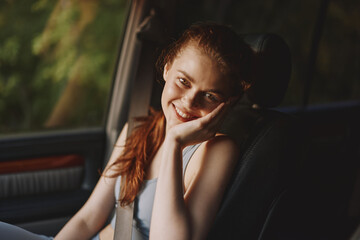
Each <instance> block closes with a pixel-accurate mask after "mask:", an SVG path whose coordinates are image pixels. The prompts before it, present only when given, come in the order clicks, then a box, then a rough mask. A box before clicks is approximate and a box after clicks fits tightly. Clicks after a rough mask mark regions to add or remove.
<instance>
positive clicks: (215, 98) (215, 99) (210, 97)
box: [205, 93, 219, 102]
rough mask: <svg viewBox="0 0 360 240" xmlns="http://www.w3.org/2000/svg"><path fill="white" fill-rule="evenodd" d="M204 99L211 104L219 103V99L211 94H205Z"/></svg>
mask: <svg viewBox="0 0 360 240" xmlns="http://www.w3.org/2000/svg"><path fill="white" fill-rule="evenodd" d="M205 98H206V99H208V100H210V101H212V102H218V101H219V99H218V98H217V97H216V96H215V95H214V94H211V93H205Z"/></svg>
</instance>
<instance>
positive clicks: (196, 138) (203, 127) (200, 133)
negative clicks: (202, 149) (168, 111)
mask: <svg viewBox="0 0 360 240" xmlns="http://www.w3.org/2000/svg"><path fill="white" fill-rule="evenodd" d="M235 101H236V99H231V100H228V101H227V102H223V103H220V104H219V105H218V106H217V107H216V108H215V109H214V110H213V111H211V112H210V113H208V114H207V115H205V116H203V117H201V118H198V119H195V120H192V121H188V122H185V123H181V124H178V125H176V126H174V127H172V128H171V129H170V130H169V132H168V133H167V138H171V139H173V140H175V141H177V142H178V143H179V144H180V146H181V147H186V146H188V145H191V144H196V143H199V142H203V141H206V140H209V139H211V138H213V137H214V136H215V134H216V133H217V131H218V130H219V128H220V126H221V124H222V122H223V120H224V118H225V115H226V113H227V112H228V109H229V108H230V106H231V105H232V104H233V103H234V102H235Z"/></svg>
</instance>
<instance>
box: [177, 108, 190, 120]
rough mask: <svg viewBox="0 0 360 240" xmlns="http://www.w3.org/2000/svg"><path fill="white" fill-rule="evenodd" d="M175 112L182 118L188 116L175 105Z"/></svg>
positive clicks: (188, 116)
mask: <svg viewBox="0 0 360 240" xmlns="http://www.w3.org/2000/svg"><path fill="white" fill-rule="evenodd" d="M175 110H176V112H177V113H178V114H179V115H180V116H181V117H183V118H187V119H188V118H190V117H191V116H190V115H187V114H186V113H183V112H182V111H180V109H178V108H177V107H175Z"/></svg>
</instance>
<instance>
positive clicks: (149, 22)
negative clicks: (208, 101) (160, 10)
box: [114, 10, 161, 240]
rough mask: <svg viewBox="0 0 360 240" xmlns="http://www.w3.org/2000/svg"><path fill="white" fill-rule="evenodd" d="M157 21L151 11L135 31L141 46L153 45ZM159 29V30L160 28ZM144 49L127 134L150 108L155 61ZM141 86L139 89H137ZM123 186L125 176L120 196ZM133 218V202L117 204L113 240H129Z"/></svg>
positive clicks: (131, 101)
mask: <svg viewBox="0 0 360 240" xmlns="http://www.w3.org/2000/svg"><path fill="white" fill-rule="evenodd" d="M158 24H159V21H158V19H157V15H156V12H155V11H153V10H151V11H150V15H149V16H147V17H146V18H145V19H144V20H143V21H142V23H141V24H140V26H139V29H138V31H137V37H138V38H140V39H141V41H142V45H143V46H145V45H146V44H153V43H151V41H149V40H153V41H154V40H155V39H149V38H151V37H152V36H153V35H150V34H147V33H149V32H150V33H151V32H154V31H153V29H154V28H155V29H156V27H158ZM160 29H161V28H160ZM146 49H147V48H146V47H144V49H143V51H142V54H141V58H140V60H139V65H140V66H143V67H142V68H141V69H140V68H139V69H138V72H137V73H136V78H135V81H136V82H135V83H134V87H133V89H132V94H131V98H130V109H129V118H128V125H129V128H128V134H127V136H129V134H130V133H131V131H132V129H133V128H134V117H136V116H145V115H146V114H147V113H148V107H149V106H150V101H151V91H152V84H153V81H149V76H151V75H153V66H152V65H151V64H149V61H152V62H153V61H155V59H154V56H153V52H149V50H147V51H146ZM148 49H153V47H152V48H151V47H148ZM139 86H141V87H139ZM124 185H125V176H122V177H121V184H120V194H121V189H122V188H123V186H124ZM133 216H134V202H132V203H131V204H129V205H126V206H124V207H122V206H120V204H119V203H118V204H117V207H116V222H115V229H114V240H131V235H132V225H133Z"/></svg>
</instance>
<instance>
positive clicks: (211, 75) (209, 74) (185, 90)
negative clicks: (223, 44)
mask: <svg viewBox="0 0 360 240" xmlns="http://www.w3.org/2000/svg"><path fill="white" fill-rule="evenodd" d="M163 77H164V80H165V86H164V90H163V93H162V97H161V105H162V109H163V111H164V115H165V118H166V128H167V129H169V128H170V127H172V126H174V125H176V124H179V123H182V122H186V121H191V120H194V119H196V118H200V117H203V116H205V115H206V114H208V113H210V112H211V111H212V110H214V109H215V108H216V107H217V106H218V105H219V104H220V103H221V102H224V101H226V100H227V99H228V98H229V96H230V92H231V86H230V82H229V80H227V79H224V78H223V76H222V74H221V72H220V71H219V68H218V66H217V63H216V62H215V61H213V60H212V59H211V58H209V57H208V56H207V55H205V54H203V53H202V52H201V51H199V50H198V49H197V48H195V47H194V46H192V45H189V46H187V47H185V49H183V50H182V52H181V53H180V54H179V55H178V56H177V57H176V58H175V59H174V61H173V63H172V64H171V65H169V64H166V65H165V68H164V74H163Z"/></svg>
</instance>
